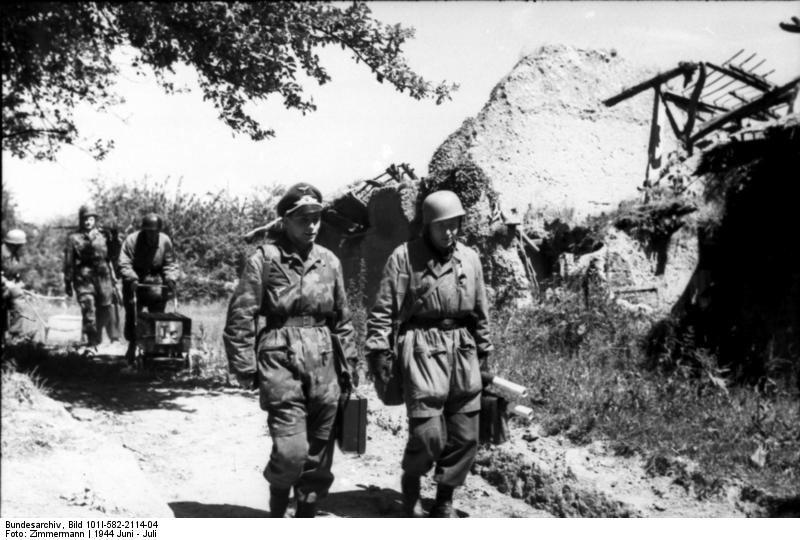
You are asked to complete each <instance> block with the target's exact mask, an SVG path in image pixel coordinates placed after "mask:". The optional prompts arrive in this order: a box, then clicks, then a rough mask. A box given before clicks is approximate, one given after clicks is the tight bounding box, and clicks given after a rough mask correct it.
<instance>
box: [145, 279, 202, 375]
mask: <svg viewBox="0 0 800 540" xmlns="http://www.w3.org/2000/svg"><path fill="white" fill-rule="evenodd" d="M153 286H154V285H151V284H146V285H139V287H153ZM155 286H156V287H158V286H159V285H155ZM161 287H162V288H165V286H161ZM135 298H136V296H135V295H134V302H135V301H136V300H135ZM173 309H174V311H173V312H171V313H147V312H139V313H138V314H137V316H136V332H135V335H136V348H137V354H136V365H137V367H138V368H139V369H140V370H142V371H151V372H153V371H162V370H165V371H179V370H182V369H187V368H188V367H189V349H190V348H191V346H192V319H190V318H189V317H186V316H185V315H181V314H180V313H178V300H177V298H176V299H174V302H173Z"/></svg>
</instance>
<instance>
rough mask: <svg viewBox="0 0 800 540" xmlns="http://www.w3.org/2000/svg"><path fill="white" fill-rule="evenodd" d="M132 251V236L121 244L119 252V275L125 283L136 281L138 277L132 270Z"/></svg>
mask: <svg viewBox="0 0 800 540" xmlns="http://www.w3.org/2000/svg"><path fill="white" fill-rule="evenodd" d="M133 249H134V242H133V236H132V235H131V236H128V237H127V238H126V239H125V242H123V243H122V249H121V250H120V252H119V275H120V276H122V279H124V280H125V281H133V280H138V279H139V276H137V275H136V271H135V270H134V269H133Z"/></svg>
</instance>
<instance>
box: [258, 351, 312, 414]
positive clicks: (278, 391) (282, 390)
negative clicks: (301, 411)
mask: <svg viewBox="0 0 800 540" xmlns="http://www.w3.org/2000/svg"><path fill="white" fill-rule="evenodd" d="M258 387H259V397H260V401H261V407H262V408H265V409H266V407H267V406H268V405H270V404H272V405H274V404H277V403H282V402H288V401H294V400H304V395H303V383H302V380H301V373H300V370H299V369H298V367H297V360H296V356H295V354H294V351H293V350H292V349H291V348H290V347H289V346H288V345H281V346H273V347H264V348H260V349H259V351H258Z"/></svg>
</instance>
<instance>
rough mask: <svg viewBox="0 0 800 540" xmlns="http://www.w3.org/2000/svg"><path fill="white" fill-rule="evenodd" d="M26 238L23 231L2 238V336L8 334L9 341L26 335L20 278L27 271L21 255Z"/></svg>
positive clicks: (7, 234)
mask: <svg viewBox="0 0 800 540" xmlns="http://www.w3.org/2000/svg"><path fill="white" fill-rule="evenodd" d="M27 241H28V238H27V235H26V234H25V231H23V230H21V229H11V230H10V231H8V232H7V233H6V234H5V236H4V237H3V247H2V262H3V268H2V279H3V282H2V283H3V291H2V294H3V313H2V324H3V336H4V337H5V335H6V331H7V332H8V338H9V341H16V340H19V339H22V338H24V337H25V335H26V331H25V328H24V326H25V325H24V322H25V320H26V319H27V318H28V317H26V315H25V311H26V310H25V306H24V303H23V294H24V289H25V285H24V283H23V281H22V276H23V274H24V273H25V271H26V270H27V263H26V260H25V257H24V254H23V251H24V249H25V248H24V246H25V244H26V243H27Z"/></svg>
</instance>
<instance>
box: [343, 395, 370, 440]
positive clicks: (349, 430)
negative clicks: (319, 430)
mask: <svg viewBox="0 0 800 540" xmlns="http://www.w3.org/2000/svg"><path fill="white" fill-rule="evenodd" d="M338 415H339V422H338V424H339V429H338V432H337V438H336V439H337V442H338V443H339V450H341V451H342V452H355V453H357V454H363V453H364V452H366V451H367V398H365V397H359V396H356V395H353V394H350V395H349V396H342V398H341V399H340V400H339V412H338Z"/></svg>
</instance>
